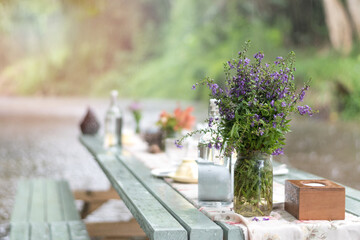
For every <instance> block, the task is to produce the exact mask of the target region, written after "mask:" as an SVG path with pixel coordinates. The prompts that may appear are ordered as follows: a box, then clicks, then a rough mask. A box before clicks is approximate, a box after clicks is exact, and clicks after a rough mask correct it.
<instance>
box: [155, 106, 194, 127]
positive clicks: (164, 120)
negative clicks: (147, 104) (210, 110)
mask: <svg viewBox="0 0 360 240" xmlns="http://www.w3.org/2000/svg"><path fill="white" fill-rule="evenodd" d="M193 110H194V108H193V107H188V108H187V109H185V110H181V108H180V107H177V108H176V109H175V110H174V114H169V113H168V112H166V111H162V112H161V114H160V119H159V121H158V122H157V124H158V125H159V126H161V128H162V129H163V130H165V131H167V132H179V131H181V130H182V129H187V130H190V129H191V128H192V126H193V125H194V123H195V117H194V116H191V112H192V111H193Z"/></svg>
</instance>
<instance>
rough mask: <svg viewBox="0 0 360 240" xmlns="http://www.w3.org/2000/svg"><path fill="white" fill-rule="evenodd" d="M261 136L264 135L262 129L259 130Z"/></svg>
mask: <svg viewBox="0 0 360 240" xmlns="http://www.w3.org/2000/svg"><path fill="white" fill-rule="evenodd" d="M259 134H260V136H262V135H264V131H263V130H262V129H261V128H259Z"/></svg>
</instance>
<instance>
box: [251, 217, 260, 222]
mask: <svg viewBox="0 0 360 240" xmlns="http://www.w3.org/2000/svg"><path fill="white" fill-rule="evenodd" d="M251 221H253V222H254V221H255V222H258V221H260V220H259V219H258V218H257V217H254V218H253V219H252V220H251Z"/></svg>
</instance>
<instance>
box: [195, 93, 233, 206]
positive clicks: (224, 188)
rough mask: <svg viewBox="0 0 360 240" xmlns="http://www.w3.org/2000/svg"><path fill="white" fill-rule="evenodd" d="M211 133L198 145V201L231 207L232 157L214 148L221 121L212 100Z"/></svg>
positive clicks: (208, 204)
mask: <svg viewBox="0 0 360 240" xmlns="http://www.w3.org/2000/svg"><path fill="white" fill-rule="evenodd" d="M209 121H210V122H211V124H209V129H208V130H209V131H207V133H206V134H204V135H202V136H201V137H200V140H199V144H198V160H197V163H198V171H199V172H198V199H199V204H200V205H202V206H217V205H229V204H231V203H232V196H233V191H232V185H233V184H232V177H231V166H232V165H231V157H225V156H224V154H223V153H222V152H221V150H220V149H216V148H215V147H214V140H213V139H214V138H216V137H217V136H216V134H215V132H216V130H217V127H218V123H219V121H220V114H219V107H218V106H217V105H216V100H215V99H210V105H209ZM210 145H211V146H210Z"/></svg>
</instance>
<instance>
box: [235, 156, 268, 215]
mask: <svg viewBox="0 0 360 240" xmlns="http://www.w3.org/2000/svg"><path fill="white" fill-rule="evenodd" d="M272 198H273V167H272V156H271V155H269V154H265V153H261V152H252V153H249V154H243V155H238V157H237V161H236V163H235V166H234V211H235V212H236V213H238V214H241V215H243V216H245V217H253V216H268V215H270V212H271V210H272Z"/></svg>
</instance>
